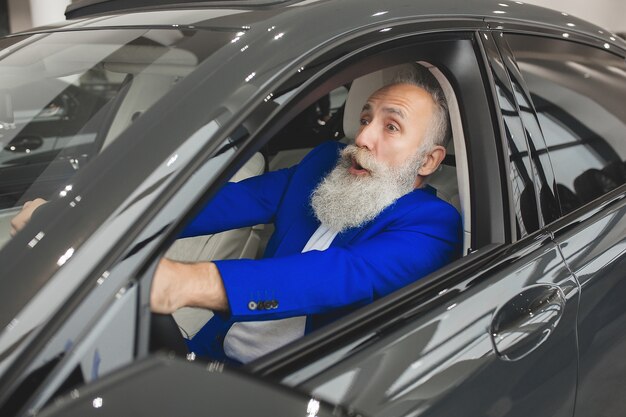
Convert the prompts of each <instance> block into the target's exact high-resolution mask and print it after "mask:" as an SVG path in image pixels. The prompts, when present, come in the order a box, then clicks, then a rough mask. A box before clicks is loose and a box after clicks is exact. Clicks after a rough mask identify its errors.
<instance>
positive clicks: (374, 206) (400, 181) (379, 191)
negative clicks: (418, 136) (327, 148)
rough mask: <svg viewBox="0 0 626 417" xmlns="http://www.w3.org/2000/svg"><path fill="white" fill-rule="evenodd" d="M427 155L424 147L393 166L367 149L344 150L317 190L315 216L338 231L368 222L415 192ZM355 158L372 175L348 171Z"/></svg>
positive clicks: (315, 194)
mask: <svg viewBox="0 0 626 417" xmlns="http://www.w3.org/2000/svg"><path fill="white" fill-rule="evenodd" d="M425 154H426V152H425V150H424V149H423V148H420V149H419V151H418V152H417V154H416V155H415V156H414V157H413V158H411V159H409V160H408V161H407V162H405V163H404V164H403V165H402V166H400V167H390V166H387V165H386V164H384V163H381V162H378V161H376V160H375V159H374V157H373V156H372V154H371V153H370V152H369V151H368V150H367V149H364V148H359V147H357V146H355V145H348V146H347V147H346V148H344V149H343V150H342V151H341V154H340V158H339V161H337V165H336V166H335V168H334V169H333V170H332V171H331V172H330V173H329V174H328V175H326V177H324V179H323V180H322V182H320V184H319V185H318V186H317V187H316V188H315V190H314V191H313V194H312V196H311V207H312V208H313V212H314V213H315V216H317V219H318V220H319V221H320V222H321V223H322V224H323V225H325V226H326V227H328V228H330V229H331V230H333V231H336V232H338V233H341V232H343V231H345V230H347V229H350V228H353V227H361V226H363V225H365V224H366V223H367V222H369V221H371V220H373V219H374V218H376V216H378V215H379V214H380V213H381V212H382V211H383V210H384V209H385V208H387V207H388V206H390V205H391V204H393V203H394V202H395V201H396V200H397V199H398V198H400V197H402V196H403V195H405V194H408V193H410V192H411V191H413V189H414V187H415V180H416V179H417V172H418V170H419V168H420V167H421V166H422V164H423V163H424V156H425ZM353 158H354V159H355V160H356V161H357V162H358V163H359V164H360V165H361V166H362V167H363V168H365V169H367V170H368V171H369V172H370V175H364V176H356V175H353V174H351V173H350V172H348V169H349V168H350V166H352V159H353Z"/></svg>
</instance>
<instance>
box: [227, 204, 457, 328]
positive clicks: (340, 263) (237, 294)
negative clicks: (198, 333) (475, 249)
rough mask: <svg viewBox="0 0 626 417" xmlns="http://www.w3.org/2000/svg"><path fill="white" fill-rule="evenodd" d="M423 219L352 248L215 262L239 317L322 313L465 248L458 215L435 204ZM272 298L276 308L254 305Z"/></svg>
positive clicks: (367, 298) (370, 296)
mask: <svg viewBox="0 0 626 417" xmlns="http://www.w3.org/2000/svg"><path fill="white" fill-rule="evenodd" d="M434 210H436V211H437V212H434V213H430V215H428V216H426V222H427V223H429V222H431V221H434V222H435V223H434V224H426V223H422V224H416V225H407V226H406V227H402V226H401V227H399V228H394V229H393V230H387V231H384V232H382V233H379V234H377V235H375V236H373V237H371V238H369V239H366V240H363V241H360V242H359V243H356V244H353V245H350V246H347V247H332V246H331V247H330V248H329V249H327V250H325V251H310V252H305V253H301V254H295V255H291V256H285V257H278V258H270V259H262V260H258V261H252V260H237V261H230V260H226V261H218V262H216V265H217V268H218V269H219V272H220V274H221V276H222V280H223V285H224V289H225V292H226V296H227V299H228V304H229V311H230V314H231V315H232V316H234V317H235V319H236V320H238V321H244V320H266V319H279V318H284V317H292V316H300V315H310V314H320V313H326V312H330V311H332V310H335V309H338V308H342V307H348V306H357V305H365V304H368V303H371V302H372V301H374V300H376V299H378V298H380V297H383V296H385V295H387V294H389V293H391V292H393V291H396V290H398V289H400V288H402V287H404V286H406V285H408V284H410V283H412V282H414V281H417V280H418V279H420V278H422V277H424V276H426V275H428V274H430V273H431V272H434V271H436V270H437V269H439V268H441V267H443V266H445V265H446V264H448V263H449V262H451V261H453V260H454V259H456V258H457V257H458V256H459V255H460V252H461V222H460V216H459V215H458V213H457V212H456V210H454V208H452V207H450V208H449V210H441V206H439V208H438V209H437V208H435V209H434ZM268 301H269V302H270V306H272V308H270V309H267V308H262V309H258V308H257V309H254V308H250V307H251V306H253V307H254V306H255V305H256V306H257V307H258V305H259V304H261V303H262V305H263V306H264V307H265V306H267V302H268ZM274 305H276V307H273V306H274Z"/></svg>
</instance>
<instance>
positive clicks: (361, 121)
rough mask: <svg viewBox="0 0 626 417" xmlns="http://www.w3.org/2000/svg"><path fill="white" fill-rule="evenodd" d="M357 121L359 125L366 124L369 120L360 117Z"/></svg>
mask: <svg viewBox="0 0 626 417" xmlns="http://www.w3.org/2000/svg"><path fill="white" fill-rule="evenodd" d="M359 123H361V126H365V125H368V124H369V123H370V122H369V120H367V119H360V120H359Z"/></svg>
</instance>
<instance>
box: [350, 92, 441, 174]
mask: <svg viewBox="0 0 626 417" xmlns="http://www.w3.org/2000/svg"><path fill="white" fill-rule="evenodd" d="M434 111H435V103H434V102H433V99H432V97H431V96H430V94H429V93H428V92H426V91H425V90H423V89H421V88H419V87H416V86H414V85H410V84H396V85H392V86H388V87H384V88H382V89H380V90H378V91H376V92H375V93H374V94H372V95H371V96H370V98H369V99H368V100H367V103H366V104H365V105H364V106H363V110H362V111H361V115H360V123H361V128H360V130H359V133H358V134H357V136H356V139H355V144H356V145H357V146H358V147H360V148H363V149H366V150H367V151H369V153H370V154H371V156H372V157H373V158H374V159H375V160H376V162H378V163H381V164H384V165H386V166H388V167H390V168H397V167H400V166H402V165H403V164H405V163H406V162H407V161H408V160H409V159H411V158H413V157H414V156H415V155H416V154H417V152H418V150H419V149H420V146H421V145H422V144H423V142H424V138H425V137H426V134H427V131H428V127H429V126H430V122H431V119H432V117H433V115H434ZM349 171H350V173H351V174H353V175H356V176H367V175H370V174H371V173H370V171H369V170H368V169H367V167H363V166H361V165H360V164H359V163H358V161H353V165H352V167H350V168H349ZM416 175H417V173H416Z"/></svg>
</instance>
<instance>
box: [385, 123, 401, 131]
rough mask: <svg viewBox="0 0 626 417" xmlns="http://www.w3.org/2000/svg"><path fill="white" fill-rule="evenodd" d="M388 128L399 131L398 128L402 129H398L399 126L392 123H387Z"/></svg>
mask: <svg viewBox="0 0 626 417" xmlns="http://www.w3.org/2000/svg"><path fill="white" fill-rule="evenodd" d="M387 129H388V130H390V131H392V132H397V131H398V130H400V129H398V126H396V125H393V124H391V123H390V124H388V125H387Z"/></svg>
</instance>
